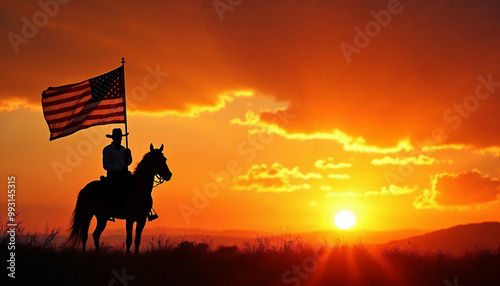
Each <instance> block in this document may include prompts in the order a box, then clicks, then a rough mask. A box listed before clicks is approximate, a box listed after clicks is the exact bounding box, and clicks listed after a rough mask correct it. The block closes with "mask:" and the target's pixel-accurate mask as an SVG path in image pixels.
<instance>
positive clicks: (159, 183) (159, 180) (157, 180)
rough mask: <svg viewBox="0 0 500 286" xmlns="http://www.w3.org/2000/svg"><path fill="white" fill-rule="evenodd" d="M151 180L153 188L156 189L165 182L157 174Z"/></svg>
mask: <svg viewBox="0 0 500 286" xmlns="http://www.w3.org/2000/svg"><path fill="white" fill-rule="evenodd" d="M153 180H154V182H153V188H155V187H158V186H159V185H161V184H163V183H164V182H165V180H164V179H163V178H162V177H161V176H160V175H158V174H155V177H154V179H153Z"/></svg>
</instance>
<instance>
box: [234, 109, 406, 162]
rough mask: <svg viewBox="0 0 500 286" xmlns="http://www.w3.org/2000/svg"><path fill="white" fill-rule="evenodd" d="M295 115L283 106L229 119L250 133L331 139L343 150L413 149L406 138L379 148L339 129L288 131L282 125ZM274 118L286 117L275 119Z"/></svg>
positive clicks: (368, 151)
mask: <svg viewBox="0 0 500 286" xmlns="http://www.w3.org/2000/svg"><path fill="white" fill-rule="evenodd" d="M262 117H264V118H265V119H263V118H262ZM295 117H296V115H294V114H293V113H289V112H288V111H287V109H283V108H281V109H277V110H276V111H274V112H271V111H262V112H261V113H256V112H254V111H252V110H249V111H247V113H246V114H245V119H240V118H235V119H233V120H231V124H233V125H240V126H247V127H251V129H250V131H249V132H250V133H256V132H264V133H270V134H277V135H280V136H282V137H284V138H287V139H290V140H300V141H306V140H331V141H335V142H337V143H339V144H341V145H342V146H343V149H344V150H345V151H350V152H360V153H375V154H388V153H397V152H401V151H410V150H412V149H413V146H412V144H411V143H410V142H409V141H408V140H402V141H400V142H399V143H398V144H397V145H396V146H394V147H387V148H380V147H377V146H371V145H367V144H365V140H364V139H363V138H362V137H358V138H353V137H351V136H349V135H347V134H345V133H343V132H341V131H339V130H333V131H332V132H313V133H297V132H289V131H288V130H286V129H284V128H283V127H282V126H283V125H288V124H290V122H292V121H293V120H292V119H293V118H295ZM270 118H272V120H270ZM276 118H287V119H286V120H281V121H277V120H276Z"/></svg>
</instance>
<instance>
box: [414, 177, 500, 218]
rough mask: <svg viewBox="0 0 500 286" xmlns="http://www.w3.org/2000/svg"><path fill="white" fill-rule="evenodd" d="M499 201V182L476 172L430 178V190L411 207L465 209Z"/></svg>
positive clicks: (420, 196)
mask: <svg viewBox="0 0 500 286" xmlns="http://www.w3.org/2000/svg"><path fill="white" fill-rule="evenodd" d="M499 199H500V180H499V179H497V178H491V177H490V176H488V175H482V174H481V172H479V171H478V170H472V171H467V172H462V173H457V174H448V173H443V174H439V175H435V176H433V177H432V188H431V190H427V189H426V190H424V192H423V193H422V194H421V195H419V196H418V197H417V198H416V199H415V201H414V203H413V205H414V206H415V208H417V209H423V208H437V209H445V208H447V207H456V208H461V209H466V208H468V207H471V206H481V205H486V204H489V203H493V202H495V201H498V200H499Z"/></svg>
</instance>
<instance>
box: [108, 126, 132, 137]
mask: <svg viewBox="0 0 500 286" xmlns="http://www.w3.org/2000/svg"><path fill="white" fill-rule="evenodd" d="M127 135H128V133H127V134H122V130H121V129H120V128H115V129H113V133H112V134H111V135H110V134H106V137H108V138H115V137H123V136H127Z"/></svg>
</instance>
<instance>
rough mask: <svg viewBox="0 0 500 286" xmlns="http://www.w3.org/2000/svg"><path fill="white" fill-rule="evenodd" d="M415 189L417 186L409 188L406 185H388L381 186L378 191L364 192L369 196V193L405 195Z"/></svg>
mask: <svg viewBox="0 0 500 286" xmlns="http://www.w3.org/2000/svg"><path fill="white" fill-rule="evenodd" d="M416 190H417V186H414V187H413V188H409V187H408V186H404V187H400V186H397V185H389V187H388V188H387V187H385V186H384V187H382V189H381V190H380V191H368V192H365V194H364V195H365V196H371V195H381V196H387V195H393V196H400V195H407V194H411V193H414V192H415V191H416Z"/></svg>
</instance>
